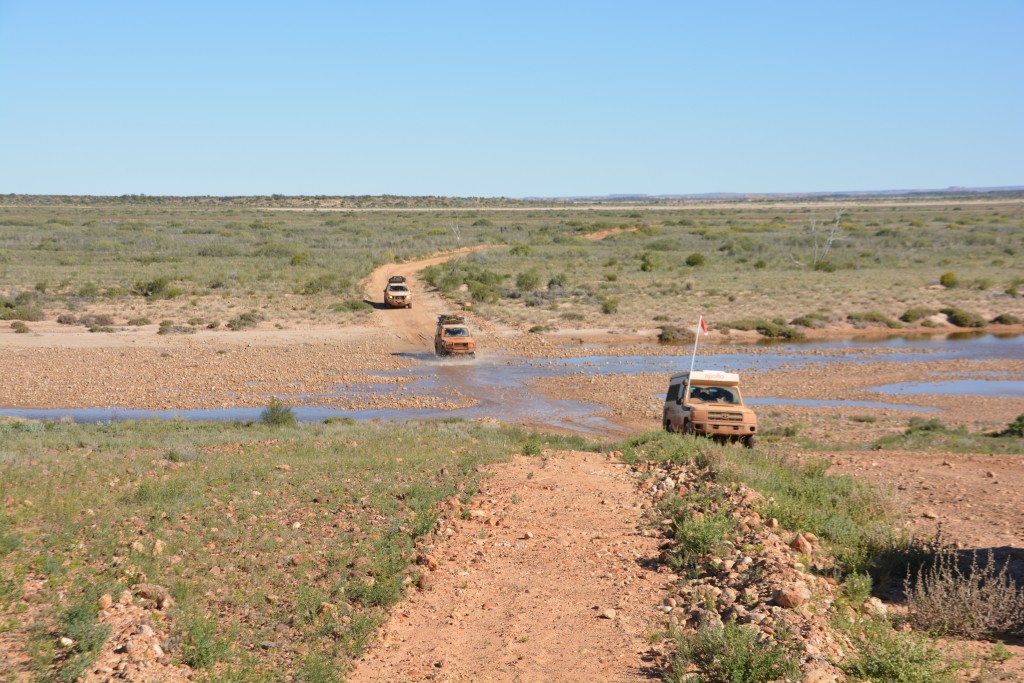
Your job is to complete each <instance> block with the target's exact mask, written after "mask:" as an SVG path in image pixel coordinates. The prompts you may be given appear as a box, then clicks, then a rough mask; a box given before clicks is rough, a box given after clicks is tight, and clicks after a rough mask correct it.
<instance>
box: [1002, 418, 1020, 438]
mask: <svg viewBox="0 0 1024 683" xmlns="http://www.w3.org/2000/svg"><path fill="white" fill-rule="evenodd" d="M999 435H1000V436H1016V437H1020V438H1024V413H1022V414H1020V415H1018V416H1017V419H1016V420H1014V421H1013V422H1011V423H1010V424H1009V426H1008V427H1007V428H1006V429H1005V430H1003V431H1002V432H1000V433H999Z"/></svg>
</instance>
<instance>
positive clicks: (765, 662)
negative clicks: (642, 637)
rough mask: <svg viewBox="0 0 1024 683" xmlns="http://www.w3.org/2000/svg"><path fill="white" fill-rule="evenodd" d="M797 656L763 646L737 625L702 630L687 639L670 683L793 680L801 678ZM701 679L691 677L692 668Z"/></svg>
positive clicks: (670, 677)
mask: <svg viewBox="0 0 1024 683" xmlns="http://www.w3.org/2000/svg"><path fill="white" fill-rule="evenodd" d="M797 654H798V653H797V652H795V651H790V650H789V649H787V648H786V647H784V646H782V645H778V644H775V643H771V642H767V643H759V642H758V641H757V634H756V633H753V632H752V631H751V630H749V629H746V628H743V627H742V626H739V625H738V624H735V623H728V624H726V625H725V626H724V628H721V629H718V628H713V627H702V628H699V629H697V632H696V633H694V634H693V635H691V636H687V637H684V638H683V639H682V640H681V641H680V643H679V647H678V650H677V652H676V656H675V659H674V662H673V666H672V671H671V672H670V674H669V678H668V680H669V681H678V682H682V681H691V680H699V681H703V682H705V683H769V682H770V681H778V680H783V679H786V680H793V679H795V677H796V676H797V675H798V674H799V672H800V671H799V668H798V667H797V661H798V656H797ZM691 665H692V666H696V667H697V668H698V670H699V671H700V674H699V678H697V679H694V678H692V677H690V676H689V675H688V674H687V669H688V668H689V667H690V666H691Z"/></svg>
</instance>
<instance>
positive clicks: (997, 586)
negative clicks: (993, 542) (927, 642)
mask: <svg viewBox="0 0 1024 683" xmlns="http://www.w3.org/2000/svg"><path fill="white" fill-rule="evenodd" d="M968 557H969V558H970V561H969V562H968V561H967V558H968ZM978 557H979V553H978V552H971V553H969V555H968V556H965V555H964V553H962V552H958V551H956V550H954V549H952V548H949V547H943V548H940V549H939V550H938V551H937V552H936V554H935V555H934V557H933V559H932V561H931V563H930V564H929V566H927V567H926V568H925V569H923V570H921V571H920V572H919V573H918V575H917V577H916V578H915V579H910V578H908V579H907V580H906V582H905V586H904V589H905V591H906V594H907V605H908V607H909V608H910V612H909V617H910V623H911V624H912V625H913V626H914V627H916V628H918V629H922V630H926V631H930V632H935V633H940V634H950V635H956V636H963V637H965V638H972V639H979V638H991V637H996V636H1006V635H1017V636H1021V635H1024V589H1022V588H1021V587H1018V586H1017V584H1016V582H1014V580H1013V579H1012V578H1011V577H1010V575H1009V563H1008V561H1007V562H1006V563H1004V564H1002V565H1001V566H1000V565H999V564H998V563H997V562H996V559H995V556H994V554H993V552H992V550H991V549H990V550H989V551H988V553H987V554H986V555H985V556H984V557H985V559H984V561H979V559H978Z"/></svg>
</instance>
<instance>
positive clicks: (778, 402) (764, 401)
mask: <svg viewBox="0 0 1024 683" xmlns="http://www.w3.org/2000/svg"><path fill="white" fill-rule="evenodd" d="M746 402H747V404H749V405H752V406H808V407H811V408H821V407H832V406H839V407H850V408H880V409H883V410H914V411H918V412H922V413H941V412H942V411H941V410H940V409H939V408H932V407H931V406H907V405H902V404H900V403H883V402H881V401H852V400H851V401H843V400H835V401H818V400H813V399H800V398H748V399H746Z"/></svg>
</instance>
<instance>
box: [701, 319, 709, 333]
mask: <svg viewBox="0 0 1024 683" xmlns="http://www.w3.org/2000/svg"><path fill="white" fill-rule="evenodd" d="M700 329H702V330H704V334H707V333H708V324H707V323H706V322H704V316H701V317H700Z"/></svg>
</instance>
